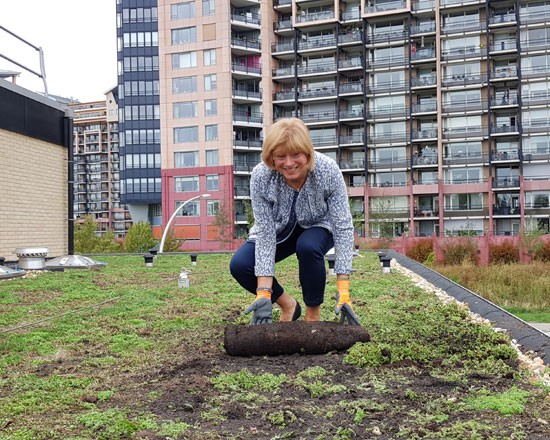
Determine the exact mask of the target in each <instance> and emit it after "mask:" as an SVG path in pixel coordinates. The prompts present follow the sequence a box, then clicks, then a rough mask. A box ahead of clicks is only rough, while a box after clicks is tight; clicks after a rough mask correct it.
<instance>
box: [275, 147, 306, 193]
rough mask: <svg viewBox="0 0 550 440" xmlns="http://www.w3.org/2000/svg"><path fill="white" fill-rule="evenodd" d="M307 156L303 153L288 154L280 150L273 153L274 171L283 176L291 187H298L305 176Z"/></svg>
mask: <svg viewBox="0 0 550 440" xmlns="http://www.w3.org/2000/svg"><path fill="white" fill-rule="evenodd" d="M307 162H308V160H307V155H306V154H305V153H295V154H293V153H289V152H287V151H284V149H282V148H277V149H275V151H274V152H273V165H274V167H275V170H276V171H278V172H279V173H281V174H282V175H283V177H284V178H285V180H286V181H287V182H288V183H289V184H290V185H291V186H298V187H300V186H301V185H302V184H303V183H304V181H305V179H306V176H307V172H308V167H307Z"/></svg>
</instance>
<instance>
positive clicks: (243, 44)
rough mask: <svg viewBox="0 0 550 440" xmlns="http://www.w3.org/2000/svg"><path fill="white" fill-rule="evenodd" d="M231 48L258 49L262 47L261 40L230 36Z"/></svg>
mask: <svg viewBox="0 0 550 440" xmlns="http://www.w3.org/2000/svg"><path fill="white" fill-rule="evenodd" d="M231 47H232V48H244V49H246V50H254V51H259V50H261V48H262V45H261V40H260V39H257V38H236V37H232V38H231Z"/></svg>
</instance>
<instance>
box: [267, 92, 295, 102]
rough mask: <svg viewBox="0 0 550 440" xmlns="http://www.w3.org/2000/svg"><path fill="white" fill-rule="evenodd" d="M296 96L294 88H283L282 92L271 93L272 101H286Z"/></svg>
mask: <svg viewBox="0 0 550 440" xmlns="http://www.w3.org/2000/svg"><path fill="white" fill-rule="evenodd" d="M295 98H296V92H295V91H294V90H285V91H284V92H275V93H274V94H273V100H274V101H288V100H292V99H295Z"/></svg>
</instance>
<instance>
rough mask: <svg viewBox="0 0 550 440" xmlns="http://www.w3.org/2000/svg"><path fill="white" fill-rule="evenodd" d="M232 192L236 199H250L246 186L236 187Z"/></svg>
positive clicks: (248, 189)
mask: <svg viewBox="0 0 550 440" xmlns="http://www.w3.org/2000/svg"><path fill="white" fill-rule="evenodd" d="M234 190H235V195H236V196H237V197H250V188H248V187H246V186H236V187H235V188H234Z"/></svg>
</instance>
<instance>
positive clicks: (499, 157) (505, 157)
mask: <svg viewBox="0 0 550 440" xmlns="http://www.w3.org/2000/svg"><path fill="white" fill-rule="evenodd" d="M492 159H493V162H507V161H510V160H512V161H517V160H519V152H518V150H493V151H492Z"/></svg>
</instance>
